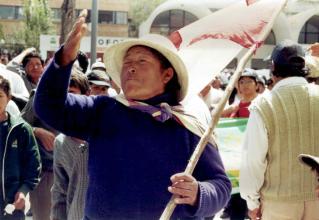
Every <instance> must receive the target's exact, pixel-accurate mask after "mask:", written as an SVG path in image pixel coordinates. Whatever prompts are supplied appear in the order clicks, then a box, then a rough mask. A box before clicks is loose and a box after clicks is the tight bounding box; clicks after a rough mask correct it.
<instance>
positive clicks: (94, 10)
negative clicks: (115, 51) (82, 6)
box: [90, 0, 99, 66]
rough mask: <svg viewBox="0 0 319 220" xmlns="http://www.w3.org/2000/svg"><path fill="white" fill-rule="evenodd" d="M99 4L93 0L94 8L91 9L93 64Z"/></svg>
mask: <svg viewBox="0 0 319 220" xmlns="http://www.w3.org/2000/svg"><path fill="white" fill-rule="evenodd" d="M98 13H99V11H98V5H97V0H92V10H91V22H92V29H91V62H90V65H91V66H92V64H93V63H95V61H96V40H97V37H96V35H97V22H98Z"/></svg>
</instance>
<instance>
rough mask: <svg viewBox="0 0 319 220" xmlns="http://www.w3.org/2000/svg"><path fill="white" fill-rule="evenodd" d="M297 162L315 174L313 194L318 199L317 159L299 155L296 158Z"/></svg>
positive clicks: (318, 162) (318, 170)
mask: <svg viewBox="0 0 319 220" xmlns="http://www.w3.org/2000/svg"><path fill="white" fill-rule="evenodd" d="M298 159H299V161H300V162H301V163H302V164H304V165H307V166H308V167H310V168H311V171H313V172H314V173H315V176H316V178H317V181H318V182H317V184H318V185H317V187H316V189H315V194H316V196H317V197H318V198H319V157H316V156H313V155H309V154H300V155H299V156H298Z"/></svg>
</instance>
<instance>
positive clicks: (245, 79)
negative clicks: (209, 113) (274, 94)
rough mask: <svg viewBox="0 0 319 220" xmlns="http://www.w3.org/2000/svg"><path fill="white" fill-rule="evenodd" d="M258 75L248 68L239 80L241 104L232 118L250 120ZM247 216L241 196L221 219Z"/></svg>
mask: <svg viewBox="0 0 319 220" xmlns="http://www.w3.org/2000/svg"><path fill="white" fill-rule="evenodd" d="M257 89H258V84H257V74H256V72H255V70H253V69H249V68H246V69H245V70H244V71H243V73H242V75H241V76H240V78H239V80H238V92H239V96H240V102H239V103H238V104H235V105H233V106H232V112H231V113H230V116H229V117H230V118H248V117H249V113H250V112H249V106H250V104H251V102H252V101H253V100H254V99H255V98H256V97H257V95H258V92H257ZM246 216H247V204H246V201H245V200H243V199H242V198H240V195H239V194H234V195H232V196H231V199H230V201H229V202H228V204H227V206H226V207H225V209H224V212H223V214H222V215H221V218H229V219H230V220H244V219H245V218H246Z"/></svg>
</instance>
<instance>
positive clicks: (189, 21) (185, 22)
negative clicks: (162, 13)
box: [184, 11, 197, 26]
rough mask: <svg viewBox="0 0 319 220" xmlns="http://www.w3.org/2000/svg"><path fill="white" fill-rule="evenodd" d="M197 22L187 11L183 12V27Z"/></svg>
mask: <svg viewBox="0 0 319 220" xmlns="http://www.w3.org/2000/svg"><path fill="white" fill-rule="evenodd" d="M196 20H197V17H196V16H195V15H193V14H191V13H189V12H187V11H185V21H184V25H185V26H186V25H188V24H190V23H193V22H194V21H196Z"/></svg>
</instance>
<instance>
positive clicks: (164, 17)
mask: <svg viewBox="0 0 319 220" xmlns="http://www.w3.org/2000/svg"><path fill="white" fill-rule="evenodd" d="M168 23H169V11H165V12H163V13H161V14H159V15H157V17H156V18H155V19H154V21H153V24H152V26H159V25H168Z"/></svg>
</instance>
